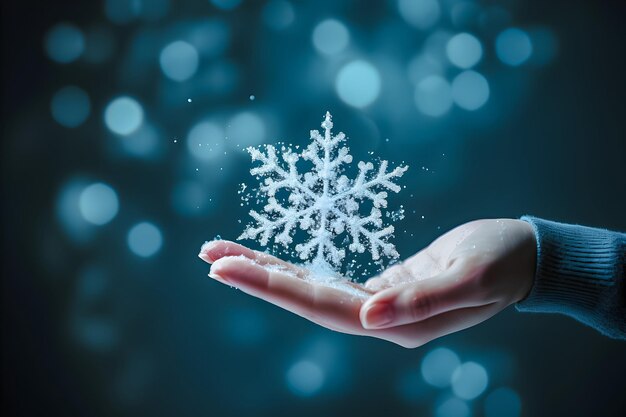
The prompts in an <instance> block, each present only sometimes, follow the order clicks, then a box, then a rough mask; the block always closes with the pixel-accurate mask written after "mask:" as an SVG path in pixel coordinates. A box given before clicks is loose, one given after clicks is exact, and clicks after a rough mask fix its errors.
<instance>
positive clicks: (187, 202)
mask: <svg viewBox="0 0 626 417" xmlns="http://www.w3.org/2000/svg"><path fill="white" fill-rule="evenodd" d="M207 203H208V196H207V191H206V187H204V186H203V185H201V184H199V183H197V182H194V181H182V182H180V183H178V184H176V186H175V187H174V190H173V191H172V206H173V207H174V210H176V212H177V213H178V214H181V215H183V216H197V215H200V214H204V212H205V211H206V209H207V207H208V206H209V204H207ZM213 203H214V202H213Z"/></svg>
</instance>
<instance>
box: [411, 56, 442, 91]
mask: <svg viewBox="0 0 626 417" xmlns="http://www.w3.org/2000/svg"><path fill="white" fill-rule="evenodd" d="M442 73H443V67H442V65H441V63H439V61H437V60H436V59H434V58H432V57H430V56H428V55H424V54H420V55H417V56H416V57H415V58H413V59H412V60H411V62H409V66H408V68H407V75H408V77H409V80H410V81H411V82H412V83H413V84H417V83H419V82H420V81H422V80H423V79H424V78H426V77H428V76H431V75H441V74H442Z"/></svg>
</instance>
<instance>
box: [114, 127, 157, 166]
mask: <svg viewBox="0 0 626 417" xmlns="http://www.w3.org/2000/svg"><path fill="white" fill-rule="evenodd" d="M119 141H120V144H121V145H122V148H123V149H124V151H126V152H127V153H128V154H130V155H132V156H136V157H140V158H150V157H153V156H155V155H156V154H157V152H158V150H159V132H158V131H157V129H156V128H155V127H154V126H152V125H151V124H148V123H143V124H142V125H141V126H140V127H139V128H138V129H137V130H135V131H134V132H132V133H130V134H128V135H126V136H120V137H119Z"/></svg>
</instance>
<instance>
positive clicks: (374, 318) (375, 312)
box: [363, 303, 393, 329]
mask: <svg viewBox="0 0 626 417" xmlns="http://www.w3.org/2000/svg"><path fill="white" fill-rule="evenodd" d="M392 320H393V309H392V308H391V306H390V305H389V304H387V303H374V304H372V305H371V306H370V307H368V308H367V310H365V320H364V322H363V327H365V328H366V329H375V328H378V327H381V326H384V325H386V324H389V323H391V322H392Z"/></svg>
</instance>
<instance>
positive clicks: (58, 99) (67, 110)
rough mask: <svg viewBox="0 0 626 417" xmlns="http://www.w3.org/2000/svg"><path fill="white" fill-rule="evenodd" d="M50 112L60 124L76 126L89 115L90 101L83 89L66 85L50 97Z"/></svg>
mask: <svg viewBox="0 0 626 417" xmlns="http://www.w3.org/2000/svg"><path fill="white" fill-rule="evenodd" d="M50 112H51V113H52V117H53V118H54V120H55V121H56V122H57V123H59V124H60V125H61V126H65V127H70V128H73V127H78V126H80V125H81V124H83V122H84V121H85V120H86V119H87V117H88V116H89V113H90V112H91V102H90V100H89V96H88V95H87V93H86V92H85V91H84V90H83V89H81V88H79V87H75V86H67V87H63V88H62V89H60V90H59V91H57V92H56V93H55V94H54V96H53V97H52V101H51V102H50Z"/></svg>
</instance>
